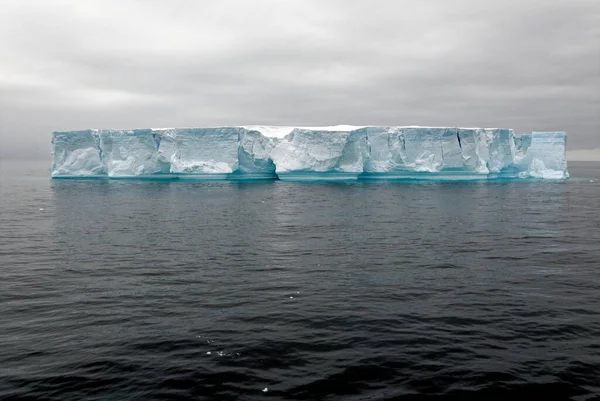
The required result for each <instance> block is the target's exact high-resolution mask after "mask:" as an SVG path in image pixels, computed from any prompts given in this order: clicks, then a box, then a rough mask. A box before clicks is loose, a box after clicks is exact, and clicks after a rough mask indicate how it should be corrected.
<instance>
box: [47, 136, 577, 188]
mask: <svg viewBox="0 0 600 401" xmlns="http://www.w3.org/2000/svg"><path fill="white" fill-rule="evenodd" d="M566 143H567V136H566V134H565V133H564V132H534V133H531V134H523V135H515V134H514V132H513V130H511V129H504V128H456V127H414V126H411V127H400V126H393V127H380V126H366V127H354V126H332V127H309V128H301V127H299V128H295V127H268V126H238V127H215V128H173V129H136V130H85V131H69V132H54V133H53V134H52V155H53V162H52V167H51V174H52V177H54V178H77V177H108V178H136V177H137V178H141V177H145V178H148V177H149V178H178V179H196V180H252V179H277V178H279V179H281V180H395V179H400V180H402V179H425V180H429V179H433V180H471V179H500V178H513V179H523V178H538V179H565V178H568V176H569V174H568V170H567V162H566Z"/></svg>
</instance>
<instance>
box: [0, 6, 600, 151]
mask: <svg viewBox="0 0 600 401" xmlns="http://www.w3.org/2000/svg"><path fill="white" fill-rule="evenodd" d="M241 124H271V125H304V126H306V125H333V124H355V125H366V124H377V125H438V126H439V125H443V126H485V127H507V128H514V129H515V130H516V131H517V132H528V131H532V130H537V131H543V130H564V131H567V132H568V133H569V147H570V148H571V149H576V148H598V147H600V1H598V0H540V1H538V0H418V1H417V0H410V1H405V0H390V1H386V0H364V1H363V0H356V1H353V0H298V1H295V0H218V1H208V0H169V1H167V0H165V1H152V0H0V157H8V156H19V157H23V156H32V157H49V153H50V135H51V132H52V131H55V130H75V129H84V128H143V127H181V126H204V125H209V126H213V125H241Z"/></svg>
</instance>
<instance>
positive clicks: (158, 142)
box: [152, 133, 161, 150]
mask: <svg viewBox="0 0 600 401" xmlns="http://www.w3.org/2000/svg"><path fill="white" fill-rule="evenodd" d="M152 139H154V145H156V150H159V149H160V140H161V137H160V136H159V135H158V134H156V133H152Z"/></svg>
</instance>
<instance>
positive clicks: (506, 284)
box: [0, 161, 600, 401]
mask: <svg viewBox="0 0 600 401" xmlns="http://www.w3.org/2000/svg"><path fill="white" fill-rule="evenodd" d="M47 167H48V163H46V162H43V163H39V162H18V163H16V162H14V161H10V162H9V161H3V162H0V399H1V400H61V401H62V400H172V399H173V400H174V399H190V400H268V399H271V400H420V399H427V400H429V399H432V400H436V399H466V400H490V399H498V400H502V399H509V400H517V399H523V400H536V399H539V400H547V399H551V397H553V399H573V400H591V399H598V396H599V394H600V164H599V163H571V164H570V173H571V176H572V177H573V178H572V179H570V180H569V181H567V182H533V181H532V182H523V181H505V182H479V183H335V184H323V183H321V184H318V183H313V184H308V183H304V184H302V183H296V184H295V183H285V182H264V183H226V182H219V183H197V182H196V183H194V182H188V183H186V182H151V181H103V180H81V181H77V180H54V181H52V180H50V178H49V173H48V171H47ZM265 389H267V390H265ZM594 397H596V398H594Z"/></svg>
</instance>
